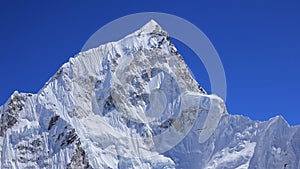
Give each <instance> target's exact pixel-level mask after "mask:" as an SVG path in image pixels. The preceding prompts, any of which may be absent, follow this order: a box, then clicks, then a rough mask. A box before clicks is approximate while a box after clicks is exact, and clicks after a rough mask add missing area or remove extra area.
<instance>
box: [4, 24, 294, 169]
mask: <svg viewBox="0 0 300 169" xmlns="http://www.w3.org/2000/svg"><path fill="white" fill-rule="evenodd" d="M199 87H200V86H199V84H198V83H197V82H196V81H195V79H194V78H193V76H192V75H191V74H190V71H189V69H188V67H187V65H186V64H185V63H184V60H183V59H182V57H181V56H180V55H179V54H178V52H177V50H176V48H175V46H174V45H173V44H172V43H171V41H170V40H169V37H168V34H167V32H165V31H164V30H162V28H161V27H160V26H159V25H158V24H157V23H156V22H155V21H153V20H151V21H150V22H149V23H148V24H146V25H145V26H143V27H142V28H141V29H140V30H137V31H136V32H134V33H132V34H130V35H128V36H126V37H124V38H123V39H121V40H119V41H117V42H111V43H107V44H104V45H101V46H99V47H97V48H93V49H90V50H88V51H85V52H81V53H79V54H78V55H76V56H75V57H73V58H70V60H69V62H67V63H65V64H64V65H63V66H62V67H61V68H60V69H59V70H58V71H57V73H56V74H55V75H54V76H53V77H51V78H50V79H49V81H48V82H46V84H45V86H44V87H43V88H42V89H41V90H40V91H39V92H38V93H37V94H26V93H19V92H14V94H13V95H12V96H11V98H10V99H9V100H8V101H7V103H5V104H4V105H3V106H1V107H0V114H1V126H0V142H1V144H0V150H1V153H0V159H1V161H0V168H76V167H77V168H99V169H100V168H197V169H199V168H283V167H284V166H287V167H289V168H300V164H299V161H300V159H299V157H300V147H299V142H300V129H299V127H290V126H289V125H288V124H287V123H286V121H284V119H283V118H282V117H280V116H278V117H275V118H272V119H270V120H269V121H265V122H258V121H252V120H250V119H248V118H246V117H243V116H238V115H230V114H228V113H227V111H226V107H225V104H224V101H223V100H222V99H221V98H219V97H218V96H216V95H208V94H206V93H205V92H203V91H202V90H200V89H199ZM274 161H275V162H274Z"/></svg>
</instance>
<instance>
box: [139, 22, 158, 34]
mask: <svg viewBox="0 0 300 169" xmlns="http://www.w3.org/2000/svg"><path fill="white" fill-rule="evenodd" d="M140 30H142V31H144V32H148V33H151V32H153V31H156V30H161V26H160V25H159V24H158V23H157V22H156V21H155V20H153V19H151V20H150V21H149V22H147V23H146V24H145V25H144V26H143V27H142V28H141V29H140Z"/></svg>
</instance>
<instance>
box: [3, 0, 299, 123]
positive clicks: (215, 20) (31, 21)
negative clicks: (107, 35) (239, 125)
mask: <svg viewBox="0 0 300 169" xmlns="http://www.w3.org/2000/svg"><path fill="white" fill-rule="evenodd" d="M30 2H31V3H28V1H19V2H18V1H14V2H12V1H11V2H10V1H8V0H5V1H1V2H0V21H1V26H0V51H1V53H0V56H1V60H0V64H1V66H0V104H3V103H4V102H5V101H6V100H7V99H8V98H9V96H10V95H11V94H12V92H13V91H14V90H19V91H21V92H32V93H36V92H37V91H38V90H39V89H40V88H41V87H42V86H43V85H44V83H45V82H46V81H47V80H48V79H49V78H50V77H51V76H52V75H53V74H54V73H55V72H56V71H57V70H58V68H59V67H60V66H61V65H62V64H63V63H64V62H66V61H67V60H68V58H69V57H70V56H73V55H74V54H76V53H78V52H79V51H80V49H81V47H82V46H83V44H84V43H85V41H86V40H87V39H88V38H89V37H90V36H91V35H92V34H93V33H94V32H95V31H96V30H98V29H99V28H100V27H101V26H103V25H105V24H106V23H108V22H110V21H112V20H114V19H117V18H119V17H122V16H124V15H127V14H132V13H136V12H152V11H155V12H165V13H170V14H174V15H177V16H179V17H182V18H184V19H186V20H188V21H190V22H192V23H193V24H195V25H196V26H198V27H199V28H200V29H201V30H202V31H203V32H204V33H205V34H206V35H207V36H208V38H209V39H210V40H211V41H212V43H213V45H214V46H215V48H216V49H217V51H218V53H219V55H220V57H221V60H222V62H223V66H224V68H225V72H226V77H227V85H228V94H227V108H228V111H229V112H230V113H231V114H243V115H246V116H249V117H250V118H252V119H255V120H267V119H268V118H270V117H272V116H275V115H278V114H281V115H282V116H283V117H284V118H285V119H286V120H287V121H288V122H289V123H290V124H292V125H296V124H300V115H299V113H300V109H299V105H300V104H299V102H300V99H299V98H300V78H299V77H300V33H299V30H300V10H299V9H300V1H296V0H290V1H278V0H275V1H274V0H264V1H261V0H254V1H247V2H246V1H235V0H234V1H226V2H225V1H201V2H198V1H196V0H195V1H179V0H178V1H177V2H173V1H172V2H171V1H170V0H164V1H158V0H153V1H138V0H130V1H103V2H100V1H86V2H84V1H82V2H80V3H79V2H75V1H65V2H61V1H55V2H54V1H53V2H52V3H50V2H48V3H46V1H30ZM176 44H177V45H178V48H179V51H180V53H181V54H182V55H183V57H184V59H185V60H186V62H187V63H188V64H189V65H190V66H191V68H192V71H193V73H194V74H195V75H196V78H197V80H198V81H199V82H200V83H201V84H202V85H203V86H204V88H205V89H206V90H208V91H209V90H210V89H209V82H208V77H207V74H206V73H205V69H204V68H203V67H202V66H201V64H199V62H195V61H193V59H192V58H193V57H189V56H192V55H193V54H192V52H190V51H189V50H187V49H186V48H185V47H184V45H182V44H180V43H178V42H177V43H176ZM195 63H197V64H195Z"/></svg>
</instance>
